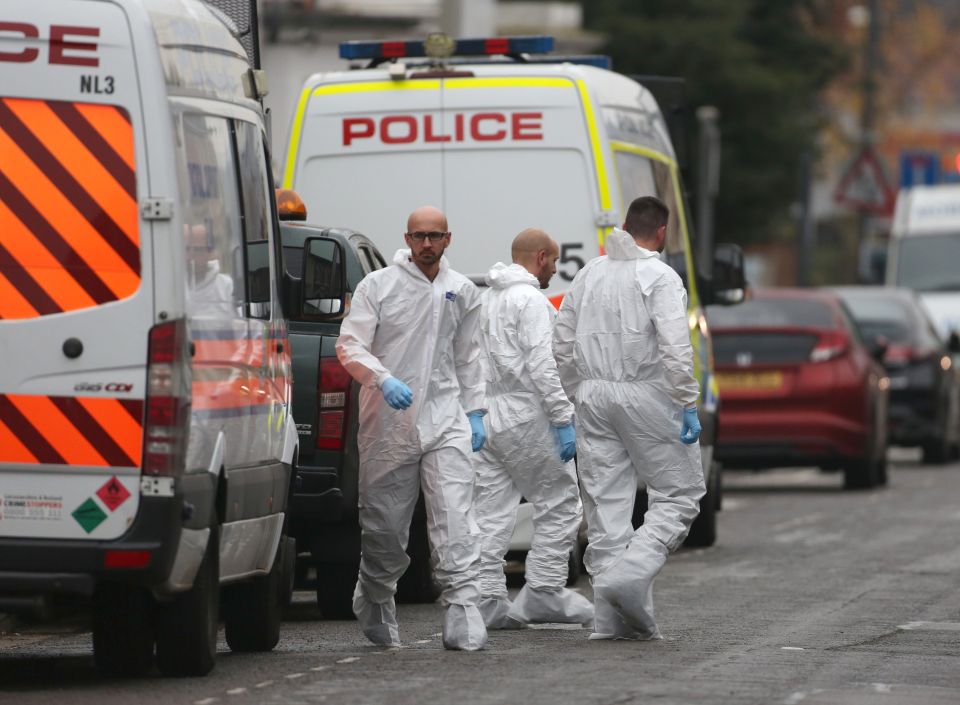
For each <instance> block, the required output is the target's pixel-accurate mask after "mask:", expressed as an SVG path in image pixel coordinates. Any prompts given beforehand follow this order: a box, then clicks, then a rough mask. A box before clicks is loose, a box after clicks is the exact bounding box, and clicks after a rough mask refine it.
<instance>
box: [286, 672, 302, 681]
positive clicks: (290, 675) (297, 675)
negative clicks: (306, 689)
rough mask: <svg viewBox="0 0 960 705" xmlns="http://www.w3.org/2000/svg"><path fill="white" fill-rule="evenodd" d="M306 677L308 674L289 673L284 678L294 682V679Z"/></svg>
mask: <svg viewBox="0 0 960 705" xmlns="http://www.w3.org/2000/svg"><path fill="white" fill-rule="evenodd" d="M305 675H307V674H306V673H288V674H287V675H285V676H284V678H289V679H290V680H293V679H294V678H303V677H304V676H305Z"/></svg>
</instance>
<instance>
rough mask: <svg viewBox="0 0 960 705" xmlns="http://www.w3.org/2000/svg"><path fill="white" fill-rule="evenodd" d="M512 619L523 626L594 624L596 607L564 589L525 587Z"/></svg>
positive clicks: (585, 599) (512, 610)
mask: <svg viewBox="0 0 960 705" xmlns="http://www.w3.org/2000/svg"><path fill="white" fill-rule="evenodd" d="M509 616H510V618H512V619H514V620H516V621H517V622H519V623H521V624H582V625H584V626H588V627H589V626H590V625H592V624H593V605H592V604H590V600H588V599H587V598H585V597H584V596H583V595H581V594H580V593H578V592H574V591H573V590H568V589H567V588H560V589H558V590H537V589H536V588H532V587H530V586H529V585H524V586H523V589H522V590H520V594H519V595H517V599H515V600H514V601H513V607H511V608H510V614H509Z"/></svg>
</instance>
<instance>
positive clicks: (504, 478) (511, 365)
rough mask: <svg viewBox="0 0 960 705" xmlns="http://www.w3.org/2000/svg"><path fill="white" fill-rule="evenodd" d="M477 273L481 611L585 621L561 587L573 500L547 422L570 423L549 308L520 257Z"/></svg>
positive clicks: (575, 495) (505, 620) (500, 620)
mask: <svg viewBox="0 0 960 705" xmlns="http://www.w3.org/2000/svg"><path fill="white" fill-rule="evenodd" d="M486 279H487V284H488V285H489V286H490V288H489V289H487V290H486V291H484V292H483V294H482V295H481V297H480V300H481V302H482V304H483V308H482V314H481V325H480V329H481V334H482V341H483V352H484V356H485V360H486V365H485V367H486V371H487V404H488V406H489V409H490V411H489V414H488V415H487V424H488V428H489V434H490V435H489V438H488V441H487V444H486V446H484V448H483V450H481V451H480V452H479V453H477V454H476V455H475V456H474V464H475V466H476V468H477V487H476V491H475V493H474V502H475V504H474V512H475V515H476V519H477V524H478V525H479V527H480V533H481V535H482V536H483V548H482V550H481V557H480V563H481V567H480V592H481V594H482V597H481V600H480V611H481V612H482V613H483V616H484V620H485V621H486V624H487V626H488V627H490V628H494V629H497V628H506V627H515V626H519V624H526V623H531V622H570V623H576V624H582V623H585V622H589V621H590V620H591V619H592V617H593V606H592V605H591V604H590V602H589V600H587V599H586V598H585V597H583V596H582V595H580V594H578V593H576V592H573V591H571V590H568V589H567V588H566V587H565V585H566V581H567V571H568V561H569V556H570V551H571V550H574V543H575V540H576V535H577V529H578V528H579V526H580V518H581V507H580V488H579V486H578V485H577V473H576V468H575V466H574V464H573V463H571V462H567V463H564V462H562V461H561V460H560V456H559V453H558V450H557V445H556V441H555V439H554V434H553V427H560V426H566V425H568V424H570V423H571V422H572V421H573V404H571V403H570V401H569V400H568V399H567V396H566V394H564V392H563V387H562V386H561V384H560V376H559V374H558V373H557V364H556V362H555V361H554V359H553V351H552V349H551V331H552V328H553V318H554V309H553V306H551V305H550V302H549V301H547V299H546V297H544V296H543V294H542V293H541V292H540V282H539V281H538V280H537V278H536V277H534V276H533V275H532V274H531V273H530V272H528V271H527V270H526V269H525V268H524V267H522V266H520V265H519V264H511V265H509V266H507V265H504V264H502V263H499V262H498V263H497V264H496V265H494V267H493V268H492V269H491V270H490V272H489V273H488V274H487V278H486ZM521 496H523V497H526V499H527V501H528V502H530V503H531V504H533V507H534V517H533V524H534V536H533V541H532V544H531V546H530V550H529V552H528V553H527V558H526V585H525V586H524V588H523V589H522V590H521V591H520V594H519V595H518V596H517V599H516V601H515V602H514V603H513V604H512V606H511V603H510V601H509V600H508V599H507V587H506V578H505V576H504V574H503V558H504V555H505V554H506V552H507V547H508V546H509V543H510V538H511V536H512V534H513V529H514V525H515V523H516V517H517V506H518V505H519V504H520V498H521Z"/></svg>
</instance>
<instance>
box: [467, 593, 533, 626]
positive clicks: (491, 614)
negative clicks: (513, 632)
mask: <svg viewBox="0 0 960 705" xmlns="http://www.w3.org/2000/svg"><path fill="white" fill-rule="evenodd" d="M511 607H513V603H511V602H510V600H508V599H507V598H505V597H481V598H480V603H479V604H478V605H477V609H479V610H480V614H481V615H482V616H483V623H484V624H485V625H486V626H487V629H522V628H523V625H522V624H520V622H518V621H517V620H515V619H512V618H511V617H509V616H508V614H507V613H508V612H510V608H511Z"/></svg>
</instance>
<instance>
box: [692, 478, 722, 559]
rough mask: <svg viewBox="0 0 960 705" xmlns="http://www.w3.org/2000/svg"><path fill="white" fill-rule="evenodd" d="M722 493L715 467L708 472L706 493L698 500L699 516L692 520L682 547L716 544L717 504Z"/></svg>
mask: <svg viewBox="0 0 960 705" xmlns="http://www.w3.org/2000/svg"><path fill="white" fill-rule="evenodd" d="M722 491H723V485H722V483H721V481H720V473H719V472H718V471H717V468H716V467H713V468H712V469H711V471H710V480H709V482H707V493H706V494H705V495H703V499H701V500H700V514H698V515H697V518H696V519H694V520H693V524H692V525H691V526H690V533H689V534H687V539H686V541H684V542H683V545H684V546H690V547H692V548H706V547H707V546H712V545H713V544H715V543H716V542H717V504H718V502H719V497H720V493H721V492H722Z"/></svg>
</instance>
